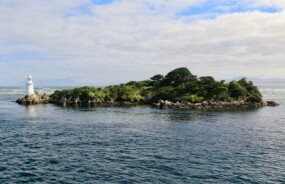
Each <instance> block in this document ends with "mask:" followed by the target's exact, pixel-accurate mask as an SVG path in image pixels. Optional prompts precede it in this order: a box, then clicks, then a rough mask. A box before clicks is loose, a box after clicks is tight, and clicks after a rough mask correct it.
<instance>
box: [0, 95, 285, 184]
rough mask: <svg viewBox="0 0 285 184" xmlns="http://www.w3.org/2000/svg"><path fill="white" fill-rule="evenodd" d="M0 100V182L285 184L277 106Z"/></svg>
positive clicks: (282, 121) (282, 125) (283, 121)
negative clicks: (204, 107) (158, 106)
mask: <svg viewBox="0 0 285 184" xmlns="http://www.w3.org/2000/svg"><path fill="white" fill-rule="evenodd" d="M17 96H18V95H15V94H6V93H5V94H2V95H0V163H1V164H0V183H284V181H285V115H284V110H285V108H284V106H283V105H282V103H284V100H283V98H278V100H279V102H281V106H279V107H277V108H270V107H266V108H262V109H251V110H235V111H196V110H182V111H179V110H162V111H161V110H154V109H150V108H148V107H135V108H94V109H85V108H82V109H72V108H61V107H57V106H54V105H39V106H29V107H26V106H19V105H17V104H15V103H11V99H14V98H15V97H17Z"/></svg>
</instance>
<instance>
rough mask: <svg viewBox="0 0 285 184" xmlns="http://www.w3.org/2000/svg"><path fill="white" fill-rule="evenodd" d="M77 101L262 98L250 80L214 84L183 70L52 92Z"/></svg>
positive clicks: (257, 99)
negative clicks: (102, 85) (122, 82)
mask: <svg viewBox="0 0 285 184" xmlns="http://www.w3.org/2000/svg"><path fill="white" fill-rule="evenodd" d="M62 97H65V98H67V99H80V100H81V101H88V100H91V101H94V100H95V101H108V100H113V101H118V102H132V103H152V102H155V101H157V100H160V99H163V100H170V101H188V102H193V103H194V102H195V103H196V102H202V101H235V100H242V101H248V102H260V101H261V100H262V95H261V93H260V92H259V90H258V88H257V87H256V86H254V85H253V82H252V81H248V80H247V79H246V78H242V79H240V80H239V81H231V82H229V83H226V82H225V81H224V80H222V81H216V80H215V79H214V78H213V77H211V76H202V77H199V78H197V77H196V76H195V75H193V74H192V73H191V72H190V70H189V69H188V68H186V67H180V68H177V69H174V70H172V71H170V72H169V73H167V74H166V75H165V76H163V75H161V74H157V75H154V76H153V77H151V78H150V80H144V81H130V82H128V83H126V84H120V85H112V86H107V87H105V88H96V87H88V86H85V87H81V88H74V89H67V90H62V91H55V92H54V93H53V94H52V95H51V98H52V99H53V100H60V99H61V98H62Z"/></svg>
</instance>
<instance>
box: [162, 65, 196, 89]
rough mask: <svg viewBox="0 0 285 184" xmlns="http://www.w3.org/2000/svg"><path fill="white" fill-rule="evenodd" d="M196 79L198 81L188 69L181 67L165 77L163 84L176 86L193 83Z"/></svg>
mask: <svg viewBox="0 0 285 184" xmlns="http://www.w3.org/2000/svg"><path fill="white" fill-rule="evenodd" d="M195 79H196V76H193V75H192V74H191V72H190V71H189V69H188V68H186V67H181V68H177V69H174V70H172V71H171V72H169V73H168V74H167V75H166V76H165V78H164V80H163V84H164V85H173V86H176V85H178V84H181V83H185V82H188V81H192V80H195Z"/></svg>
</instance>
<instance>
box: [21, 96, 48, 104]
mask: <svg viewBox="0 0 285 184" xmlns="http://www.w3.org/2000/svg"><path fill="white" fill-rule="evenodd" d="M16 103H18V104H21V105H37V104H47V103H49V96H48V95H42V96H39V95H36V94H32V95H26V96H24V97H21V98H19V99H18V100H16Z"/></svg>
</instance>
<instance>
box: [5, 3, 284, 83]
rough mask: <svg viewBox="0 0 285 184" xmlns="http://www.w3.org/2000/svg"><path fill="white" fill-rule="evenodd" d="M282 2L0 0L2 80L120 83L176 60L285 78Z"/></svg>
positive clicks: (225, 74) (200, 69)
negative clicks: (30, 76) (26, 79)
mask: <svg viewBox="0 0 285 184" xmlns="http://www.w3.org/2000/svg"><path fill="white" fill-rule="evenodd" d="M284 7H285V1H282V0H240V1H237V0H217V1H210V0H139V1H138V0H74V1H69V0H62V1H56V0H51V1H45V0H38V1H33V0H25V2H24V1H18V0H2V1H1V2H0V12H1V13H0V78H1V79H2V80H1V81H0V86H7V85H11V86H14V85H22V84H23V83H24V82H25V77H26V75H27V74H28V73H31V74H32V75H33V76H34V79H35V80H36V81H38V85H41V83H42V84H43V83H44V85H47V83H48V82H49V81H52V82H51V83H56V81H60V82H59V83H60V84H59V85H64V84H63V83H64V82H66V81H69V82H70V83H72V84H77V85H106V84H117V83H122V82H127V81H129V80H143V79H147V78H148V77H150V76H152V75H154V74H157V73H161V74H166V73H167V72H168V71H170V70H172V69H174V68H176V67H180V66H186V67H188V68H189V69H190V70H191V71H192V73H195V74H196V75H198V76H203V75H212V76H214V77H215V78H217V79H223V78H234V77H236V76H248V77H260V78H285V72H284V71H285V62H284V60H285V54H284V53H285V52H284V43H285V32H284V31H282V30H283V29H284V28H285V21H283V20H285V12H284ZM15 12H17V13H15ZM23 85H24V84H23ZM67 85H68V84H67Z"/></svg>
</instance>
